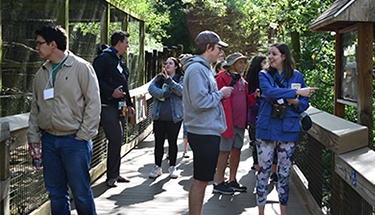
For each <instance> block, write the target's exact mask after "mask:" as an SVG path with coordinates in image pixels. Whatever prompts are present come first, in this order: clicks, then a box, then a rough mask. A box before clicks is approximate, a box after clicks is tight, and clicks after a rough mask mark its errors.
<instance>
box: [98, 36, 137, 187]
mask: <svg viewBox="0 0 375 215" xmlns="http://www.w3.org/2000/svg"><path fill="white" fill-rule="evenodd" d="M129 36H130V34H129V33H127V32H124V31H115V32H114V33H113V34H112V36H111V47H109V48H108V49H105V50H104V51H103V53H101V54H100V55H98V57H96V58H95V60H94V63H93V66H94V69H95V71H96V75H97V77H98V80H99V86H100V98H101V101H102V112H101V124H102V126H103V129H104V132H105V134H106V136H107V138H108V140H109V143H108V156H107V185H108V186H109V187H116V186H117V185H116V183H117V182H129V180H128V179H126V178H123V177H121V176H120V163H121V154H120V153H121V145H122V141H123V139H124V129H125V123H126V117H125V116H121V115H120V114H121V111H119V109H118V107H119V104H120V105H122V104H126V105H127V109H128V113H129V116H133V115H134V112H135V111H134V108H133V103H132V101H131V98H130V95H129V85H128V78H129V69H128V67H127V64H126V61H125V59H124V57H123V56H122V55H123V54H125V53H126V50H127V48H128V47H129Z"/></svg>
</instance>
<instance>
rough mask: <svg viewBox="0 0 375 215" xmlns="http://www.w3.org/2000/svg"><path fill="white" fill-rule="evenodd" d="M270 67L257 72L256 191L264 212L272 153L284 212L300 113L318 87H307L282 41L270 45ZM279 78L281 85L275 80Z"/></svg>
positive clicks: (305, 107)
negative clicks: (257, 166)
mask: <svg viewBox="0 0 375 215" xmlns="http://www.w3.org/2000/svg"><path fill="white" fill-rule="evenodd" d="M268 60H269V63H270V65H269V68H267V69H266V70H262V71H261V72H260V73H259V86H260V89H261V92H262V94H261V95H262V100H261V105H260V109H259V113H258V120H257V123H256V147H257V152H258V162H259V170H258V174H257V183H256V194H257V204H258V209H259V214H260V215H262V214H264V206H265V204H266V200H267V194H268V190H267V188H268V186H267V185H268V180H269V177H270V174H271V166H272V160H273V153H274V151H275V149H276V152H277V157H278V166H277V175H278V178H279V183H278V189H277V191H278V194H279V202H280V211H281V214H282V215H285V214H286V207H287V204H288V197H289V176H290V169H291V166H292V160H293V154H294V150H295V147H296V142H297V141H298V138H299V132H300V125H299V114H300V113H301V112H303V111H305V110H306V109H307V108H308V106H309V100H308V97H310V95H311V92H312V91H313V90H315V89H318V88H307V87H306V85H305V82H304V80H303V77H302V75H301V73H300V72H298V71H297V70H295V69H294V60H293V58H292V56H291V53H290V50H289V48H288V46H287V45H286V44H285V43H276V44H273V45H271V47H270V49H269V56H268ZM276 80H278V81H279V82H281V85H283V86H279V85H280V84H278V83H277V81H276Z"/></svg>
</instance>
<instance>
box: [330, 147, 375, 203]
mask: <svg viewBox="0 0 375 215" xmlns="http://www.w3.org/2000/svg"><path fill="white" fill-rule="evenodd" d="M374 160H375V152H374V151H373V150H371V149H370V148H368V147H363V148H361V149H357V150H355V151H352V152H348V153H345V154H342V155H335V172H336V173H337V174H338V175H340V177H341V178H342V179H344V180H345V181H346V182H347V183H348V184H349V185H350V187H352V188H353V189H354V190H355V191H356V192H357V193H358V194H359V195H360V196H361V197H362V198H364V199H365V200H366V201H367V202H368V203H369V204H370V205H371V206H372V207H375V174H374V172H375V167H374V165H373V163H374Z"/></svg>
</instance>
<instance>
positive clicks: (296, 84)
mask: <svg viewBox="0 0 375 215" xmlns="http://www.w3.org/2000/svg"><path fill="white" fill-rule="evenodd" d="M290 88H292V89H297V90H298V89H299V88H301V84H300V83H292V84H291V85H290Z"/></svg>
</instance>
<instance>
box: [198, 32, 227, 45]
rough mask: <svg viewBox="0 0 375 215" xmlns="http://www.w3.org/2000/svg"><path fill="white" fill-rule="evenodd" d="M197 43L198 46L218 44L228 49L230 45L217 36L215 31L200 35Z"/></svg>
mask: <svg viewBox="0 0 375 215" xmlns="http://www.w3.org/2000/svg"><path fill="white" fill-rule="evenodd" d="M195 42H196V43H197V45H205V44H210V43H217V44H219V45H221V46H222V47H228V44H227V43H224V42H223V41H221V39H220V37H219V35H217V34H216V33H215V32H213V31H202V32H201V33H199V34H198V36H197V38H196V39H195Z"/></svg>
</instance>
